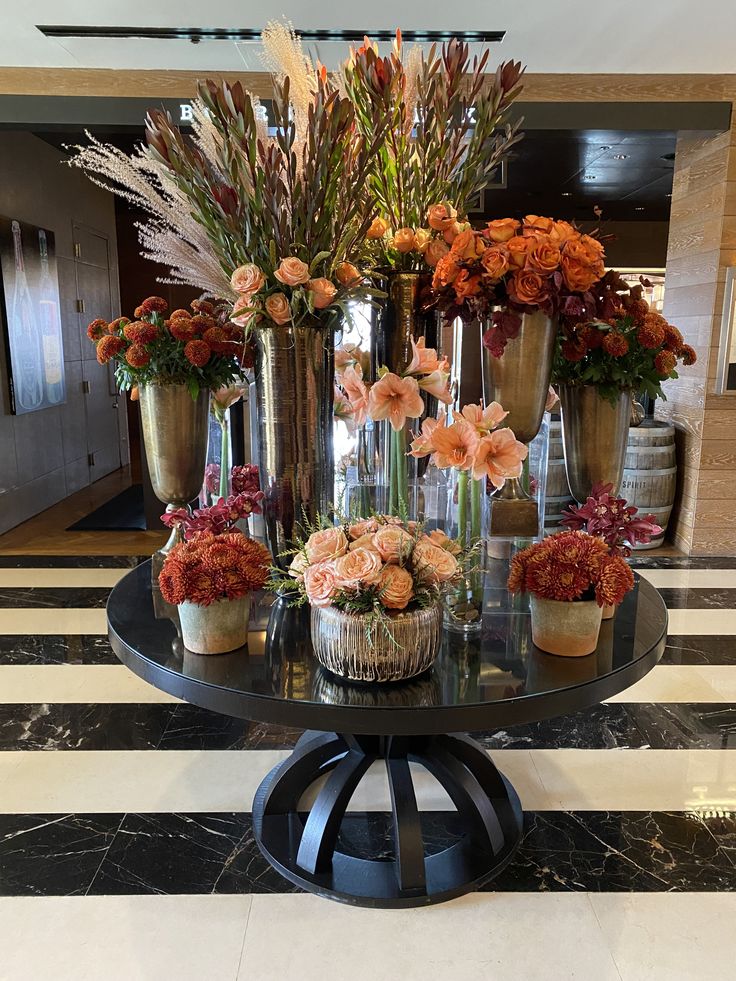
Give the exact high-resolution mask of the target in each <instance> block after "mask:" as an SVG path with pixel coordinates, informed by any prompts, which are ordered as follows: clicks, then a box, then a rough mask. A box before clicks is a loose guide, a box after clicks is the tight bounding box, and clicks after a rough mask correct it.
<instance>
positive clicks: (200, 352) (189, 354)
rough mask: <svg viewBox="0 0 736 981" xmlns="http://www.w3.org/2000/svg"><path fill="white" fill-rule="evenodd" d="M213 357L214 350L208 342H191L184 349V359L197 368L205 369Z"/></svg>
mask: <svg viewBox="0 0 736 981" xmlns="http://www.w3.org/2000/svg"><path fill="white" fill-rule="evenodd" d="M211 355H212V348H211V347H210V346H209V344H208V343H207V342H206V341H189V343H188V344H187V345H186V346H185V348H184V357H185V358H186V359H187V361H189V363H190V364H193V365H195V367H197V368H204V366H205V365H206V364H207V362H208V361H209V360H210V356H211Z"/></svg>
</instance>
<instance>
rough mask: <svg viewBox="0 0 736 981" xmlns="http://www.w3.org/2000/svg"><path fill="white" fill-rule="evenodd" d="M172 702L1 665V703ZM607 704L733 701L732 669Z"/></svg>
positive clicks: (43, 669)
mask: <svg viewBox="0 0 736 981" xmlns="http://www.w3.org/2000/svg"><path fill="white" fill-rule="evenodd" d="M176 701H178V699H176V698H174V696H173V695H168V694H166V692H163V691H161V690H160V689H158V688H154V687H153V686H152V685H149V684H148V683H147V682H145V681H143V680H142V679H141V678H139V677H138V676H137V675H135V674H133V672H132V671H130V670H129V669H128V668H126V667H125V666H124V665H123V664H119V665H118V664H41V665H39V664H0V704H25V703H30V704H40V703H45V702H48V703H79V704H83V703H90V704H95V703H100V704H101V703H109V704H116V703H132V702H147V703H156V702H176ZM608 701H610V702H625V703H641V702H704V703H714V704H718V703H721V702H736V665H680V664H660V665H657V666H656V667H655V668H654V669H653V670H652V671H650V673H649V674H648V675H646V677H644V678H643V679H642V680H641V681H639V682H638V683H637V684H635V685H632V686H631V688H628V689H627V690H626V691H624V692H621V693H620V694H618V695H614V696H613V697H612V698H610V699H608ZM490 724H491V723H490V722H489V725H490Z"/></svg>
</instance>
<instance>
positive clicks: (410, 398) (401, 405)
mask: <svg viewBox="0 0 736 981" xmlns="http://www.w3.org/2000/svg"><path fill="white" fill-rule="evenodd" d="M423 412H424V400H423V399H422V396H421V393H420V391H419V386H418V385H417V380H416V378H399V376H398V375H395V374H394V373H393V372H392V371H389V372H387V373H386V374H385V375H384V376H383V378H380V379H379V380H378V381H377V382H376V383H375V384H374V385H373V386H372V388H371V391H370V395H369V397H368V415H369V416H370V418H371V419H373V421H374V422H379V421H380V420H383V419H388V420H389V422H390V423H391V426H392V428H393V429H395V430H396V431H397V432H398V431H399V430H400V429H403V428H404V426H405V425H406V420H407V419H418V418H419V416H421V414H422V413H423Z"/></svg>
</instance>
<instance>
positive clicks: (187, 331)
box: [166, 317, 197, 344]
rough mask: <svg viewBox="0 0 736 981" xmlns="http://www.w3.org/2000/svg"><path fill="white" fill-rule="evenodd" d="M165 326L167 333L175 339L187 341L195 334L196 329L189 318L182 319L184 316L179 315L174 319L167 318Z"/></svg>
mask: <svg viewBox="0 0 736 981" xmlns="http://www.w3.org/2000/svg"><path fill="white" fill-rule="evenodd" d="M166 326H167V327H168V328H169V333H170V334H171V336H172V337H174V338H176V340H177V341H184V343H185V344H186V342H187V341H191V340H193V338H194V337H195V336H196V334H197V331H196V328H195V327H194V324H193V323H192V321H191V320H189V319H186V320H185V319H184V317H179V318H178V319H176V320H167V321H166Z"/></svg>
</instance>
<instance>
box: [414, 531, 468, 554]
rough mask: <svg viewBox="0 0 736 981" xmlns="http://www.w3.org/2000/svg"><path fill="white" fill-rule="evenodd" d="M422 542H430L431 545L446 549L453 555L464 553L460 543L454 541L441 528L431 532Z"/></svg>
mask: <svg viewBox="0 0 736 981" xmlns="http://www.w3.org/2000/svg"><path fill="white" fill-rule="evenodd" d="M422 541H428V542H429V543H430V544H431V545H436V546H437V548H444V550H445V551H446V552H449V553H450V554H451V555H459V554H460V552H462V547H461V546H460V544H459V542H456V541H454V540H453V539H452V538H450V537H449V536H448V535H446V534H445V533H444V531H441V530H440V529H439V528H435V529H434V531H430V532H429V534H427V535H425V536H424V537H423V538H422Z"/></svg>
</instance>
